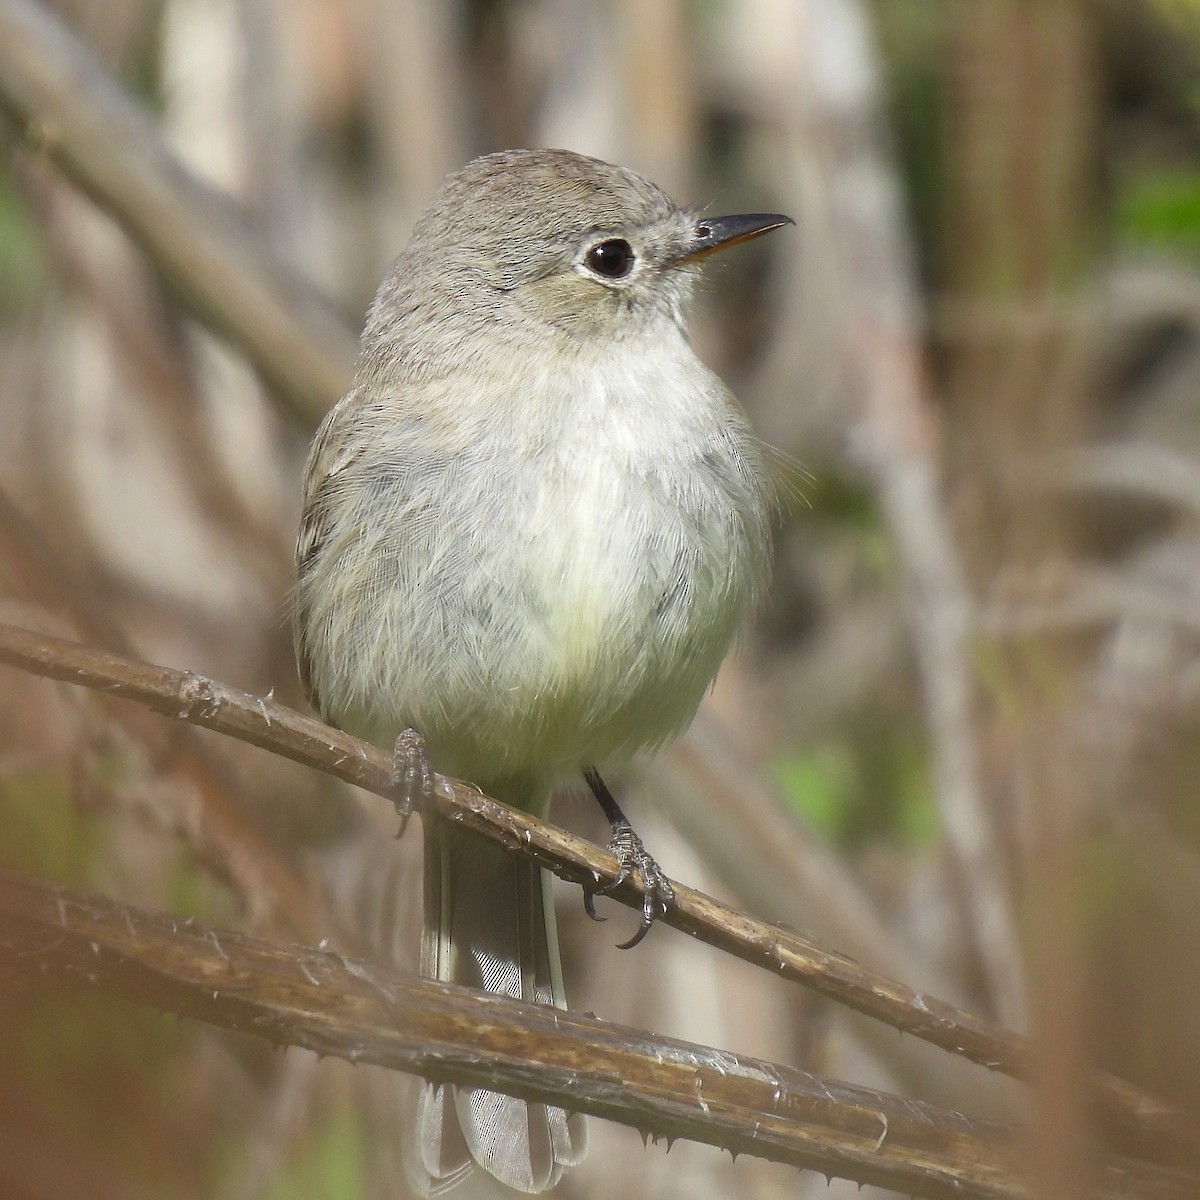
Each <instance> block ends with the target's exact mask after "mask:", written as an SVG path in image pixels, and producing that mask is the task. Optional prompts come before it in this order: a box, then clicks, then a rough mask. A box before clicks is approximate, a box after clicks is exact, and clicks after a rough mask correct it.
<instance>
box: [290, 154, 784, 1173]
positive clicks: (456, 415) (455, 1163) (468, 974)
mask: <svg viewBox="0 0 1200 1200" xmlns="http://www.w3.org/2000/svg"><path fill="white" fill-rule="evenodd" d="M787 222H788V218H787V217H783V216H779V215H776V214H753V215H748V216H731V217H704V216H702V215H700V214H699V213H696V212H692V211H688V210H686V209H681V208H679V207H678V206H676V205H675V204H674V203H673V202H672V201H671V200H670V198H669V197H668V196H667V195H666V194H665V193H664V192H663V191H662V190H661V189H659V188H658V187H656V186H655V185H654V184H652V183H650V182H649V181H648V180H647V179H645V178H643V177H642V176H641V175H638V174H636V173H635V172H633V171H629V170H625V169H623V168H621V167H614V166H610V165H609V164H607V163H603V162H600V161H598V160H596V159H593V158H585V157H583V156H582V155H579V154H574V153H570V152H568V151H565V150H512V151H504V152H502V153H497V154H489V155H486V156H485V157H483V158H479V159H476V160H475V161H474V162H471V163H469V164H468V165H467V166H465V167H463V168H462V169H461V170H460V171H457V172H456V173H454V174H452V175H451V176H449V177H448V178H447V179H446V181H445V182H444V183H443V185H442V187H441V190H440V191H439V192H438V194H437V196H436V197H435V199H434V201H433V203H432V204H431V205H430V207H429V208H428V209H427V211H426V212H425V213H424V215H423V216H422V217H421V218H420V220H419V221H418V222H417V225H416V227H415V229H414V230H413V234H412V238H411V240H410V242H409V244H408V246H407V247H406V248H405V250H404V251H403V253H402V254H401V255H400V257H399V258H398V259H397V260H396V262H395V264H394V266H393V267H392V269H391V271H390V273H389V274H388V276H387V278H386V279H385V280H384V281H383V284H382V286H381V287H380V289H379V292H378V295H377V296H376V297H375V301H374V303H373V304H372V306H371V309H370V312H369V314H368V317H367V324H366V329H365V331H364V333H363V338H362V354H361V357H360V359H359V363H358V368H357V373H356V375H355V378H354V382H353V385H352V387H351V388H350V390H349V391H348V392H347V393H346V395H345V396H344V397H343V398H342V400H341V401H340V402H339V403H338V404H337V405H336V406H335V407H334V408H333V409H332V410H331V412H330V413H329V415H328V416H327V417H326V419H325V421H324V422H323V424H322V425H321V428H320V430H319V432H318V433H317V436H316V439H315V441H314V443H313V447H312V452H311V455H310V457H309V460H308V466H307V469H306V476H305V489H304V511H303V517H302V521H301V528H300V536H299V542H298V546H297V564H298V574H299V579H298V584H297V588H296V593H295V618H296V639H297V652H298V658H299V663H300V671H301V675H302V677H303V679H304V681H305V684H306V687H307V688H308V691H309V695H310V697H311V699H312V702H313V704H314V706H315V707H316V708H317V709H318V710H319V711H320V713H321V714H322V716H323V717H324V718H325V719H326V720H328V721H330V722H332V723H335V724H337V725H339V726H341V727H342V728H344V729H347V730H349V731H351V732H353V733H356V734H358V735H360V736H362V737H365V738H367V739H369V740H371V741H374V742H376V743H378V744H380V745H388V746H390V745H392V744H393V743H394V742H395V741H396V739H397V737H398V735H400V734H401V733H402V732H403V731H406V730H415V731H417V732H418V733H419V734H420V736H421V738H423V744H424V749H425V751H426V752H427V754H428V761H429V762H430V763H431V764H432V765H433V767H435V768H436V769H437V770H438V771H440V772H443V773H445V774H450V775H455V776H459V777H461V778H464V779H468V780H471V781H472V782H474V783H475V784H477V785H478V786H479V787H480V788H482V789H483V791H484V792H486V793H487V794H488V795H490V796H494V797H496V798H497V799H499V800H502V801H504V802H506V803H508V804H511V805H514V806H516V807H518V808H522V809H525V810H526V811H529V812H532V813H536V814H538V815H544V814H545V812H546V810H547V807H548V804H549V800H550V794H551V790H552V789H553V788H554V787H555V786H556V785H557V784H559V783H560V782H562V781H564V780H568V779H570V778H572V777H578V775H579V774H580V773H583V774H584V776H585V778H586V779H587V781H588V782H589V784H590V785H591V786H592V789H593V791H594V792H596V794H597V796H598V798H599V799H600V800H601V803H602V804H603V805H604V806H605V811H606V813H608V815H609V817H610V820H611V821H612V822H613V827H614V836H613V849H614V850H615V851H616V852H617V854H618V855H619V856H620V857H621V860H622V863H623V865H624V868H625V870H626V871H628V869H629V868H631V867H637V868H638V869H639V870H640V871H641V873H642V876H643V879H644V880H645V887H646V903H645V906H644V911H643V922H642V927H641V928H640V930H639V933H638V935H637V936H636V937H635V938H634V939H633V941H637V940H639V939H640V937H641V935H642V934H643V933H644V932H645V929H646V928H648V927H649V924H650V922H651V921H652V920H653V919H654V917H655V915H656V914H657V913H658V912H659V911H661V909H662V907H663V906H664V905H665V904H666V903H667V902H668V901H669V898H670V889H669V885H668V884H667V882H666V879H665V877H664V876H663V875H662V874H661V872H659V871H658V868H657V865H656V864H655V863H654V860H653V859H652V858H650V856H649V855H647V854H646V853H645V851H644V849H643V848H642V846H641V843H640V842H639V841H638V839H637V838H636V835H634V834H633V832H632V830H631V829H630V828H629V825H628V822H626V821H625V820H624V817H623V815H622V814H621V812H620V809H619V808H618V807H617V805H616V803H615V802H614V801H613V800H612V797H611V796H610V795H609V793H608V791H607V789H606V788H605V787H604V785H603V782H602V780H601V778H600V776H599V774H598V773H597V768H598V766H600V765H601V764H614V763H620V762H622V761H624V760H627V759H629V758H630V756H632V755H633V754H635V753H636V752H638V751H642V750H647V749H652V748H654V747H656V746H658V745H660V744H661V743H662V742H664V741H665V740H666V739H668V738H670V737H671V736H672V735H674V734H676V733H678V732H679V731H680V730H682V729H683V728H684V727H685V726H686V725H687V724H688V722H689V721H690V720H691V718H692V716H693V714H694V713H695V711H696V708H697V706H698V704H699V702H700V699H701V697H702V696H703V694H704V692H705V691H706V690H707V689H708V687H709V686H710V684H711V683H712V680H713V677H714V676H715V675H716V673H717V669H718V667H719V666H720V664H721V660H722V659H723V658H724V656H725V654H726V652H727V650H728V648H729V646H730V643H731V641H732V640H733V638H734V636H735V635H736V633H737V632H738V630H739V628H740V627H741V626H742V625H743V624H744V622H745V619H746V617H747V614H748V613H749V612H750V610H751V609H752V607H753V605H754V602H755V600H756V598H757V597H758V596H759V594H760V593H761V591H762V588H763V585H764V581H765V579H766V575H767V570H768V557H769V552H768V511H769V500H768V487H767V483H766V478H765V474H764V469H763V464H762V460H761V458H760V454H759V450H758V446H757V443H756V441H755V439H754V437H753V435H752V434H751V432H750V429H749V427H748V425H747V423H746V420H745V418H744V416H743V415H742V413H741V411H740V410H739V409H738V407H737V404H736V402H735V401H734V399H733V397H732V396H731V395H730V394H729V392H728V391H727V389H726V388H725V386H724V385H723V384H722V383H721V381H720V380H719V379H718V378H717V377H716V375H714V374H713V373H712V372H711V371H710V370H709V369H708V368H707V367H705V366H704V365H703V364H702V363H701V362H700V361H699V360H698V359H697V358H696V357H695V355H694V354H693V352H692V349H691V347H690V345H689V344H688V339H687V332H686V313H687V308H688V303H689V299H690V297H691V293H692V289H693V286H694V284H695V282H696V278H697V275H698V272H699V267H698V264H699V261H700V260H701V259H702V258H703V257H704V256H705V255H707V254H710V253H712V252H713V251H715V250H719V249H722V248H723V247H725V246H728V245H731V244H733V243H735V242H739V241H743V240H745V239H747V238H750V237H754V236H756V235H757V234H761V233H764V232H766V231H768V230H770V229H774V228H777V227H778V226H780V225H782V224H785V223H787ZM423 824H424V837H425V872H426V880H425V936H424V941H423V950H422V971H423V973H424V974H426V975H428V976H429V977H431V978H435V979H439V980H447V981H453V982H455V983H460V984H466V985H469V986H471V987H476V988H483V989H485V990H487V991H489V992H497V993H501V994H503V995H506V996H512V997H516V998H520V999H524V1000H531V1001H536V1002H538V1003H543V1004H555V1005H559V1006H565V1002H564V999H563V986H562V978H561V972H560V969H559V959H558V945H557V937H556V933H555V923H554V910H553V908H552V906H551V903H550V899H549V889H548V887H547V886H546V879H545V877H544V874H543V872H542V871H541V870H540V869H539V868H538V867H537V866H535V865H533V864H531V863H530V862H528V861H525V860H522V859H518V858H514V857H512V856H510V855H508V854H506V853H504V852H503V851H501V850H500V849H498V848H497V847H495V846H493V845H491V844H490V843H488V842H485V841H484V840H482V839H480V838H478V837H476V836H473V835H471V834H469V833H466V832H464V831H462V830H460V829H457V828H450V827H448V826H447V825H446V824H445V823H443V822H440V821H437V820H434V819H427V820H425V821H424V822H423ZM589 911H591V910H590V900H589ZM584 1152H585V1132H584V1128H583V1122H582V1119H581V1118H580V1117H578V1116H574V1115H569V1114H567V1113H565V1112H564V1111H563V1110H561V1109H559V1108H555V1107H552V1106H548V1105H544V1104H532V1103H526V1102H525V1101H523V1100H518V1099H514V1098H512V1097H508V1096H504V1095H501V1094H498V1093H495V1092H491V1091H488V1090H486V1089H483V1088H457V1089H455V1088H451V1087H447V1086H444V1085H440V1084H433V1083H428V1084H425V1085H424V1087H423V1089H422V1091H421V1095H420V1101H419V1103H418V1105H417V1113H416V1129H415V1137H414V1139H413V1144H412V1146H411V1147H410V1149H409V1152H408V1156H407V1157H408V1161H409V1164H410V1174H412V1175H413V1177H414V1183H415V1185H416V1186H417V1187H418V1188H419V1189H420V1190H422V1191H424V1192H426V1193H429V1194H434V1193H438V1192H441V1191H444V1190H446V1189H447V1188H448V1187H450V1186H452V1185H453V1184H454V1183H456V1182H457V1181H459V1180H460V1179H462V1178H463V1177H465V1176H466V1175H467V1174H469V1173H470V1172H471V1170H472V1169H473V1165H474V1164H478V1165H479V1166H481V1167H483V1168H484V1169H485V1170H486V1171H488V1172H489V1173H490V1174H492V1175H493V1176H495V1177H496V1179H498V1180H500V1181H501V1182H502V1183H504V1184H506V1185H508V1186H510V1187H512V1188H515V1189H517V1190H519V1191H522V1192H539V1191H544V1190H546V1189H547V1188H550V1187H552V1186H553V1185H554V1184H555V1183H556V1182H557V1181H558V1179H559V1178H560V1176H561V1174H562V1172H563V1169H564V1168H566V1167H570V1166H573V1165H575V1164H577V1163H578V1162H579V1161H580V1160H581V1159H582V1157H583V1154H584Z"/></svg>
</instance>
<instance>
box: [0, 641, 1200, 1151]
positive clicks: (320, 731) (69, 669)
mask: <svg viewBox="0 0 1200 1200" xmlns="http://www.w3.org/2000/svg"><path fill="white" fill-rule="evenodd" d="M0 663H7V664H9V665H11V666H15V667H19V668H21V669H22V670H26V671H30V672H33V673H34V674H38V675H43V676H46V677H48V678H51V679H58V680H61V681H63V682H66V683H73V684H77V685H80V686H83V687H88V688H92V689H95V690H97V691H100V692H102V693H104V694H106V695H110V696H116V697H120V698H123V699H127V700H133V701H136V702H138V703H140V704H143V705H145V706H147V707H148V708H151V709H153V710H154V711H155V712H158V713H161V714H162V715H164V716H168V717H173V718H175V719H177V720H184V721H189V722H191V723H192V724H195V725H199V726H202V727H204V728H206V729H213V730H216V731H218V732H220V733H224V734H228V735H229V736H231V737H236V738H239V739H241V740H242V741H246V742H249V743H251V744H253V745H256V746H260V747H263V748H264V749H268V750H271V751H273V752H275V753H277V754H282V755H284V756H285V757H287V758H290V759H293V760H294V761H296V762H300V763H304V764H305V765H307V766H310V767H313V768H315V769H317V770H320V771H324V772H326V773H327V774H330V775H334V776H336V777H337V778H339V779H342V780H344V781H345V782H347V783H352V784H355V785H356V786H358V787H360V788H363V789H365V790H366V791H369V792H373V793H375V794H376V795H379V796H383V797H390V796H391V795H392V793H393V781H392V763H391V759H390V757H389V756H388V755H387V754H385V753H384V752H383V751H381V750H379V749H378V748H376V747H374V746H371V745H369V744H367V743H366V742H362V741H360V740H359V739H357V738H353V737H350V736H349V735H348V734H345V733H343V732H341V731H340V730H336V729H333V728H331V727H330V726H327V725H324V724H322V722H320V721H318V720H316V719H314V718H312V717H306V716H304V715H302V714H300V713H298V712H295V711H294V710H293V709H289V708H287V707H285V706H284V705H282V704H278V703H276V702H275V701H274V700H272V699H271V698H270V697H269V696H268V697H263V696H253V695H250V694H249V693H246V692H241V691H238V690H236V689H234V688H230V687H226V686H225V685H224V684H220V683H217V682H215V681H214V680H211V679H207V678H205V677H203V676H201V675H197V674H194V673H193V672H190V671H176V670H171V669H169V668H166V667H159V666H153V665H151V664H149V663H144V662H138V661H136V660H134V659H131V658H127V657H125V656H123V655H119V654H112V653H109V652H107V651H102V650H96V649H93V648H92V647H88V646H81V645H79V644H77V643H75V642H69V641H65V640H63V639H61V638H54V637H50V636H49V635H46V634H41V633H34V632H31V631H29V630H26V629H20V628H18V627H16V626H12V625H6V624H0ZM433 803H434V805H435V807H436V809H437V812H438V813H439V815H441V816H442V817H444V818H446V819H450V820H453V821H455V822H456V823H457V824H459V825H461V826H462V827H463V828H466V829H470V830H472V831H474V832H476V833H478V834H480V835H481V836H483V837H486V838H489V839H490V840H492V841H494V842H497V843H498V844H499V845H501V846H503V847H504V848H505V849H507V850H509V851H510V852H512V853H520V854H525V855H528V856H529V857H531V858H533V859H535V860H536V861H537V862H539V863H540V864H541V865H542V866H544V867H546V868H548V869H549V870H551V871H553V872H554V873H555V874H556V875H558V876H559V877H560V878H562V879H565V880H568V881H569V882H571V883H576V884H579V885H581V886H584V887H595V886H596V884H597V883H600V884H601V885H604V884H611V883H613V882H614V881H615V880H616V877H617V860H616V859H615V858H614V857H613V855H611V854H609V853H608V852H607V851H605V850H600V849H599V848H597V847H595V846H593V845H591V844H590V843H589V842H586V841H584V840H583V839H582V838H579V837H575V836H574V835H572V834H570V833H567V832H566V831H565V830H562V829H559V828H557V827H555V826H553V825H550V824H548V823H547V822H545V821H540V820H538V819H537V818H536V817H533V816H530V815H529V814H528V813H523V812H520V811H518V810H516V809H512V808H509V807H508V806H507V805H504V804H500V803H498V802H497V801H495V800H492V799H490V798H488V797H487V796H484V795H482V794H481V793H480V792H479V791H478V790H476V789H475V788H473V787H472V786H471V785H469V784H466V783H461V782H458V781H455V780H451V779H447V778H445V777H440V776H439V777H438V779H437V786H436V788H435V798H434V801H433ZM612 895H613V896H614V897H615V898H616V899H618V900H620V901H621V902H622V903H625V904H628V905H629V906H631V907H634V908H638V907H640V905H641V903H642V894H641V890H640V881H639V880H638V879H636V877H635V878H632V879H627V880H626V881H625V882H624V883H623V884H622V885H621V886H620V887H619V888H617V889H616V890H615V891H614V892H613V893H612ZM663 920H664V921H665V922H666V923H667V924H669V925H672V926H674V928H676V929H679V930H681V931H683V932H684V933H688V934H691V935H692V936H693V937H696V938H698V939H699V940H701V941H703V942H706V943H707V944H708V945H710V946H713V947H715V948H716V949H719V950H723V951H725V952H726V953H729V954H733V955H735V956H737V957H738V958H741V959H744V960H745V961H747V962H750V963H754V964H755V965H757V966H760V967H764V968H765V969H767V970H768V971H770V972H771V973H772V974H774V975H777V976H781V977H782V978H784V979H790V980H793V981H795V982H798V983H802V984H804V985H805V986H807V987H810V988H812V989H813V990H814V991H817V992H819V993H820V994H822V995H824V996H827V997H829V998H830V999H831V1000H835V1001H836V1002H838V1003H840V1004H844V1005H846V1006H847V1007H848V1008H852V1009H854V1010H856V1011H858V1012H861V1013H865V1014H866V1015H867V1016H870V1017H874V1018H876V1019H878V1020H880V1021H884V1022H885V1023H887V1024H889V1025H892V1026H894V1027H895V1028H896V1029H899V1030H901V1031H903V1032H906V1033H911V1034H913V1035H914V1036H915V1037H919V1038H921V1039H923V1040H924V1041H927V1042H931V1043H932V1044H933V1045H936V1046H940V1047H942V1049H944V1050H948V1051H950V1052H951V1053H954V1054H960V1055H963V1056H964V1057H966V1058H968V1059H970V1060H971V1061H973V1062H976V1063H979V1064H980V1065H982V1066H986V1067H988V1068H990V1069H993V1070H998V1071H1002V1072H1004V1073H1005V1074H1008V1075H1012V1076H1015V1077H1017V1078H1024V1077H1025V1076H1026V1074H1027V1071H1028V1066H1029V1050H1028V1045H1027V1043H1026V1041H1025V1039H1024V1038H1022V1037H1021V1035H1019V1034H1017V1033H1014V1032H1012V1031H1011V1030H1007V1029H1004V1028H1002V1027H1000V1026H997V1025H995V1024H993V1023H991V1022H989V1021H985V1020H982V1019H981V1018H979V1017H974V1016H972V1015H970V1014H969V1013H965V1012H963V1011H961V1010H960V1009H957V1008H955V1007H954V1006H953V1005H951V1004H947V1003H945V1002H944V1001H942V1000H938V999H936V998H935V997H933V996H929V995H926V994H924V993H922V992H919V991H917V990H916V989H914V988H910V987H907V986H905V985H904V984H902V983H898V982H896V981H895V980H892V979H889V978H887V977H886V976H883V975H880V974H878V973H876V972H873V971H869V970H867V969H865V968H863V967H862V966H860V965H859V964H858V963H856V962H855V961H854V960H853V959H850V958H847V957H846V956H845V955H842V954H838V953H837V952H836V951H832V950H827V949H824V948H823V947H821V946H819V945H817V944H816V943H814V942H812V941H810V940H809V939H807V938H804V937H802V936H800V935H799V934H798V933H796V932H795V931H793V930H790V929H786V928H784V927H782V926H779V925H772V924H770V923H769V922H766V921H761V920H758V919H756V918H754V917H750V916H748V915H746V914H745V913H740V912H737V911H735V910H733V909H730V908H728V907H726V906H725V905H722V904H720V903H718V902H717V901H716V900H713V899H712V898H711V897H709V896H705V895H704V894H703V893H701V892H697V891H694V890H693V889H691V888H688V887H684V886H683V885H682V884H677V885H675V901H674V903H673V904H672V905H671V907H670V909H669V911H668V912H667V914H666V916H665V917H664V918H663ZM1093 1093H1094V1097H1095V1100H1096V1103H1097V1105H1098V1107H1099V1112H1100V1115H1101V1117H1102V1118H1104V1119H1105V1120H1106V1121H1107V1122H1108V1123H1109V1124H1110V1125H1111V1126H1112V1127H1114V1128H1115V1129H1116V1130H1120V1131H1121V1132H1122V1133H1123V1134H1124V1135H1125V1136H1128V1137H1130V1138H1132V1139H1134V1140H1135V1141H1136V1142H1138V1143H1139V1144H1141V1145H1142V1146H1145V1147H1148V1148H1156V1150H1157V1151H1161V1152H1162V1153H1167V1154H1175V1153H1188V1152H1190V1151H1192V1150H1194V1149H1196V1148H1200V1133H1198V1131H1197V1129H1196V1128H1195V1125H1194V1123H1193V1122H1192V1121H1191V1120H1190V1119H1189V1118H1187V1117H1185V1116H1184V1115H1182V1114H1180V1113H1179V1112H1177V1111H1176V1110H1174V1109H1171V1108H1169V1107H1167V1106H1166V1105H1164V1104H1163V1103H1162V1102H1160V1101H1158V1100H1157V1099H1155V1098H1154V1097H1152V1096H1148V1095H1146V1094H1145V1093H1143V1092H1141V1091H1140V1090H1139V1089H1137V1088H1134V1087H1133V1086H1132V1085H1130V1084H1128V1083H1125V1082H1124V1081H1123V1080H1120V1079H1117V1078H1115V1077H1113V1076H1110V1075H1107V1074H1102V1073H1096V1074H1095V1075H1094V1077H1093Z"/></svg>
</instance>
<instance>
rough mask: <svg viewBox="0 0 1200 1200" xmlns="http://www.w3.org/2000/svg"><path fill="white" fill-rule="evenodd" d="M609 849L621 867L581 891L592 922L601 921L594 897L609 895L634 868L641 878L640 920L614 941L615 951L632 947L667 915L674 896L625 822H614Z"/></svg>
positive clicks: (663, 877)
mask: <svg viewBox="0 0 1200 1200" xmlns="http://www.w3.org/2000/svg"><path fill="white" fill-rule="evenodd" d="M608 848H609V851H610V852H611V853H613V854H615V855H616V856H617V860H618V862H619V863H620V868H619V869H618V871H617V873H616V875H615V876H614V877H613V879H612V882H611V883H608V884H605V886H604V887H597V888H594V889H591V890H588V891H585V892H584V895H583V907H584V911H585V912H586V913H587V915H588V916H589V917H591V918H592V920H593V921H603V920H604V918H603V917H601V916H599V915H598V914H597V913H596V906H595V898H596V896H604V895H608V894H609V893H610V892H613V891H615V890H616V889H617V888H619V887H620V886H621V884H623V883H624V882H625V881H626V880H627V879H629V877H630V876H631V875H632V874H633V871H634V868H636V869H637V871H638V873H639V874H640V875H641V877H642V919H641V922H640V923H639V924H638V928H637V932H636V933H635V934H634V935H633V937H631V938H630V939H629V940H628V941H626V942H619V943H618V944H617V949H618V950H632V949H633V947H634V946H636V945H637V944H638V943H639V942H640V941H641V940H642V939H643V938H644V937H645V936H646V934H647V933H649V932H650V927H651V926H652V925H653V924H654V922H655V921H657V920H658V918H659V917H661V916H665V915H666V912H667V908H668V906H669V905H670V904H671V902H672V901H673V900H674V899H675V890H674V888H672V887H671V884H670V881H669V880H668V879H667V877H666V875H665V874H663V871H662V868H661V867H659V865H658V863H657V862H655V861H654V859H653V857H651V855H650V854H649V853H647V851H646V848H645V846H643V845H642V840H641V838H639V837H638V835H637V834H636V833H634V831H633V828H632V826H630V824H629V823H628V822H627V821H624V822H620V823H614V825H613V836H612V840H611V841H610V842H609V845H608Z"/></svg>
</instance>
